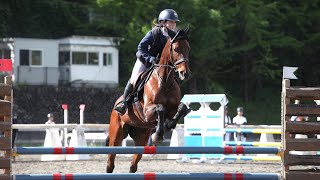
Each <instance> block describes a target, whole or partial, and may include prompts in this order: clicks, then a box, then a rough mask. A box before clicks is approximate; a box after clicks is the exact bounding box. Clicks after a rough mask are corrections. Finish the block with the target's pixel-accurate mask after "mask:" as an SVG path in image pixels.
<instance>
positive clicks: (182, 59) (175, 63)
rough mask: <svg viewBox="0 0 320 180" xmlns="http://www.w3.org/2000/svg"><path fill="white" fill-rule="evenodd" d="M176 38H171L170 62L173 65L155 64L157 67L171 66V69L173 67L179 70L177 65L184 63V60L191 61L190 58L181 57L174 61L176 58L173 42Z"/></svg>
mask: <svg viewBox="0 0 320 180" xmlns="http://www.w3.org/2000/svg"><path fill="white" fill-rule="evenodd" d="M175 40H176V39H175V38H173V39H172V40H170V62H171V64H172V65H169V64H155V66H156V67H169V68H171V69H173V70H174V71H175V72H177V71H178V70H177V66H178V65H179V64H181V63H184V62H189V59H188V58H181V59H179V60H177V61H174V58H173V52H172V44H173V42H174V41H175Z"/></svg>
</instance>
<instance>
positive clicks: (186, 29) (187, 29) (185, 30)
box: [184, 25, 190, 35]
mask: <svg viewBox="0 0 320 180" xmlns="http://www.w3.org/2000/svg"><path fill="white" fill-rule="evenodd" d="M189 30H190V28H189V25H188V26H187V27H186V28H185V29H184V32H185V33H186V35H188V33H189Z"/></svg>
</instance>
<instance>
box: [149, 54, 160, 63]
mask: <svg viewBox="0 0 320 180" xmlns="http://www.w3.org/2000/svg"><path fill="white" fill-rule="evenodd" d="M149 61H150V63H152V64H157V63H158V61H159V58H158V57H153V56H151V57H150V59H149Z"/></svg>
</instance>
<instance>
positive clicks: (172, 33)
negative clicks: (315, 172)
mask: <svg viewBox="0 0 320 180" xmlns="http://www.w3.org/2000/svg"><path fill="white" fill-rule="evenodd" d="M167 30H168V35H169V36H170V38H171V39H173V38H174V36H175V35H176V33H175V32H174V31H172V30H170V29H169V28H167Z"/></svg>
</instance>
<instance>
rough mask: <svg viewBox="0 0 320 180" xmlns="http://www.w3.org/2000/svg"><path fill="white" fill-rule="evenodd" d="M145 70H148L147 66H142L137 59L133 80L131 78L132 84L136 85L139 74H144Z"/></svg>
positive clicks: (132, 75) (132, 74)
mask: <svg viewBox="0 0 320 180" xmlns="http://www.w3.org/2000/svg"><path fill="white" fill-rule="evenodd" d="M144 70H146V66H145V65H144V64H142V62H141V61H140V60H139V59H137V60H136V63H135V64H134V66H133V70H132V73H131V78H130V82H131V84H133V83H134V81H135V80H136V78H137V75H138V74H139V73H141V72H143V71H144Z"/></svg>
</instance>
